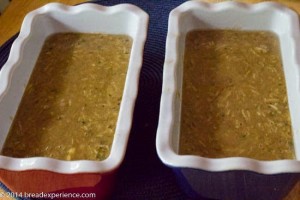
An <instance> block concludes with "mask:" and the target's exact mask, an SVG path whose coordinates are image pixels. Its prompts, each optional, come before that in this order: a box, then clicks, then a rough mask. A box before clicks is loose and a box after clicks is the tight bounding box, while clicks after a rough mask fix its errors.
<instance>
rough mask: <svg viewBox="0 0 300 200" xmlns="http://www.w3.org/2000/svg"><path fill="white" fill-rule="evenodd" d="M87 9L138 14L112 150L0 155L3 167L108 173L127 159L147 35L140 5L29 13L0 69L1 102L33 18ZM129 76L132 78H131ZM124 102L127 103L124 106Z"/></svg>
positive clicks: (53, 6) (55, 7)
mask: <svg viewBox="0 0 300 200" xmlns="http://www.w3.org/2000/svg"><path fill="white" fill-rule="evenodd" d="M84 11H94V12H99V13H101V14H107V15H115V14H118V13H119V12H123V11H126V12H128V14H130V15H132V14H133V15H135V17H137V19H138V22H137V25H138V27H139V29H138V30H137V34H136V37H134V38H133V44H132V49H131V52H132V54H131V56H130V61H129V65H128V71H127V75H126V82H125V85H124V93H123V98H122V102H121V107H120V114H119V117H118V122H117V130H116V132H115V136H114V139H113V144H112V148H111V153H110V155H109V157H108V158H107V159H105V160H103V161H88V160H78V161H62V160H58V159H52V158H47V157H32V158H12V157H7V156H2V155H0V168H1V169H6V170H12V171H24V170H46V171H51V172H56V173H63V174H74V173H106V172H112V171H114V170H116V169H117V168H118V167H119V166H120V164H121V162H122V161H123V159H124V156H125V152H126V147H127V142H128V138H129V133H130V129H131V124H132V118H133V110H134V106H135V101H136V98H137V92H138V85H139V76H140V70H141V67H142V61H143V50H144V45H145V42H146V37H147V29H148V23H149V16H148V14H147V13H146V12H145V11H143V10H142V9H141V8H139V7H137V6H135V5H132V4H118V5H114V6H102V5H98V4H93V3H85V4H80V5H76V6H68V5H64V4H61V3H49V4H46V5H45V6H43V7H40V8H38V9H36V10H34V11H32V12H30V13H28V14H27V15H26V16H25V18H24V21H23V23H22V27H21V31H20V34H19V36H18V37H17V38H16V40H15V41H14V43H13V45H12V48H11V51H10V54H9V58H8V60H7V62H6V63H5V64H4V66H3V68H2V70H1V71H0V81H1V84H0V101H1V100H2V98H3V97H4V96H5V95H6V93H7V91H9V89H10V81H11V77H12V74H13V73H14V70H15V69H16V68H17V67H18V64H19V62H20V60H21V54H22V51H23V47H24V45H25V43H26V41H27V39H28V38H29V36H30V35H31V33H32V31H34V30H33V28H32V27H33V24H34V20H35V19H36V18H38V17H39V16H43V15H51V14H54V13H63V14H64V15H80V14H81V13H82V12H84ZM129 77H130V78H129ZM123 104H124V105H123ZM124 113H126V117H127V119H125V120H124V119H123V120H120V116H121V115H123V118H124Z"/></svg>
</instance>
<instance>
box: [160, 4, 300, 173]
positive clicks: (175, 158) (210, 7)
mask: <svg viewBox="0 0 300 200" xmlns="http://www.w3.org/2000/svg"><path fill="white" fill-rule="evenodd" d="M265 9H268V10H270V9H272V10H273V11H274V12H280V14H283V13H284V14H285V15H286V16H288V17H289V20H290V23H291V24H292V25H293V28H294V29H293V30H292V31H291V37H292V39H293V42H294V45H293V46H292V47H291V48H294V49H295V51H294V53H293V56H292V58H293V63H294V65H295V66H297V70H298V73H297V75H298V79H299V77H300V75H299V67H300V62H299V59H297V55H300V49H299V45H298V46H297V45H296V44H299V43H297V42H298V41H299V39H300V36H299V21H298V15H297V14H296V13H295V12H294V11H292V10H290V9H289V8H286V7H284V6H282V5H281V4H278V3H275V2H262V3H257V4H245V3H240V2H221V3H205V2H199V1H198V2H196V1H188V2H185V3H183V4H181V5H180V6H178V7H177V8H175V9H173V10H172V11H171V13H170V15H169V27H168V34H167V42H166V57H165V63H164V72H163V88H162V96H161V103H160V114H159V124H158V129H157V138H156V148H157V153H158V156H159V158H160V159H161V160H162V162H163V163H164V164H166V165H168V166H169V167H175V168H192V169H199V170H205V171H210V172H224V171H232V170H247V171H253V172H256V173H260V174H279V173H296V172H300V162H299V161H298V160H274V161H260V160H255V159H251V158H244V157H228V158H219V159H218V158H205V157H201V156H194V155H179V154H177V153H176V152H175V150H174V149H173V148H174V147H173V146H172V132H173V127H174V123H175V122H174V112H175V111H174V108H175V103H174V102H175V100H174V99H175V98H176V90H177V86H176V77H175V76H176V74H177V73H176V67H177V63H178V56H177V53H178V49H177V48H178V46H179V45H178V36H179V34H180V30H179V25H178V22H179V18H180V15H181V14H182V15H184V14H187V12H189V11H191V10H197V11H199V12H201V11H202V12H204V11H205V12H211V13H216V12H219V11H226V10H235V11H236V10H238V11H239V12H257V11H262V10H265ZM296 41H297V42H296ZM299 91H300V90H299V80H298V82H297V92H299ZM299 93H300V92H299ZM289 103H290V100H289ZM293 134H294V143H295V153H296V157H297V159H299V157H300V153H299V150H300V147H299V145H300V143H299V142H297V140H295V138H299V134H300V130H298V129H296V130H295V129H293Z"/></svg>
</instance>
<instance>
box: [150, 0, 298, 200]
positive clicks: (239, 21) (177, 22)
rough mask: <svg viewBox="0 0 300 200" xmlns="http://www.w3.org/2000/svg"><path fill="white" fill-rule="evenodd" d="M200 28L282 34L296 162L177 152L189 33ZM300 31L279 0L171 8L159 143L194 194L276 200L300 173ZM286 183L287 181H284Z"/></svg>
mask: <svg viewBox="0 0 300 200" xmlns="http://www.w3.org/2000/svg"><path fill="white" fill-rule="evenodd" d="M196 29H197V30H199V29H237V30H245V31H271V32H273V33H275V34H276V35H277V36H278V37H279V41H280V47H281V54H282V55H281V56H282V62H283V70H284V75H285V80H286V85H287V93H288V104H289V110H290V114H291V122H292V133H293V142H294V147H295V149H294V150H295V155H296V158H295V160H273V161H259V160H255V159H250V158H244V157H227V158H219V159H211V158H206V157H201V156H196V155H180V154H179V153H178V148H179V138H180V136H179V135H180V115H181V114H180V113H181V93H182V77H183V72H184V68H183V57H184V56H183V55H184V46H185V36H186V34H187V33H188V32H190V31H192V30H196ZM299 41H300V35H299V20H298V15H297V14H296V13H295V12H294V11H292V10H290V9H288V8H286V7H284V6H282V5H280V4H277V3H272V2H264V3H258V4H243V3H237V2H223V3H217V4H209V3H204V2H200V1H188V2H185V3H183V4H182V5H180V6H179V7H177V8H175V9H174V10H172V12H171V13H170V16H169V26H168V34H167V41H166V56H165V63H164V71H163V88H162V96H161V104H160V115H159V125H158V130H157V139H156V147H157V152H158V155H159V157H160V159H161V160H162V162H163V163H165V164H166V165H168V166H170V167H171V168H173V169H174V171H175V172H176V174H177V175H178V178H179V180H180V183H181V184H182V185H184V189H185V190H186V191H187V192H188V193H189V194H190V195H191V196H194V197H195V196H196V197H199V196H205V197H209V198H215V199H231V200H232V199H239V200H241V199H277V197H278V196H279V195H282V191H281V193H280V194H279V192H278V191H280V190H283V189H284V188H285V187H286V186H288V185H291V183H292V181H291V179H293V178H295V177H296V175H292V174H293V173H294V174H295V173H298V172H300V162H299V160H300V123H299V122H300V115H299V113H300V85H299V83H300V72H299V70H300V42H299ZM283 182H284V184H283Z"/></svg>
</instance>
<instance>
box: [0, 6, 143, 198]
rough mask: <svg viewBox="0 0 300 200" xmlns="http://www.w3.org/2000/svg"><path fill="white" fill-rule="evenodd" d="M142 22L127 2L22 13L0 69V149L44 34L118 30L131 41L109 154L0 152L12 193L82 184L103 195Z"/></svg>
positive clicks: (118, 143)
mask: <svg viewBox="0 0 300 200" xmlns="http://www.w3.org/2000/svg"><path fill="white" fill-rule="evenodd" d="M147 27H148V15H147V14H146V13H145V12H144V11H143V10H141V9H140V8H138V7H136V6H134V5H130V4H119V5H116V6H112V7H104V6H101V5H97V4H92V3H90V4H89V3H87V4H81V5H78V6H66V5H63V4H58V3H51V4H47V5H45V6H43V7H41V8H39V9H37V10H34V11H32V12H30V13H29V14H28V15H27V16H26V17H25V19H24V21H23V24H22V28H21V31H20V34H19V36H18V38H17V39H16V40H15V42H14V43H13V45H12V48H11V52H10V55H9V58H8V61H7V62H6V63H5V65H4V66H3V68H2V70H1V73H0V149H1V148H2V146H3V144H4V142H5V139H6V137H7V134H8V131H9V129H10V126H11V124H12V120H13V118H14V116H15V114H16V111H17V109H18V105H19V103H20V101H21V98H22V95H23V93H24V89H25V87H26V85H27V83H28V80H29V78H30V75H31V73H32V70H33V68H34V66H35V62H36V60H37V58H38V56H39V53H40V51H41V48H42V46H43V43H44V41H45V39H46V38H47V37H48V36H49V35H51V34H54V33H60V32H79V33H106V34H124V35H128V36H130V37H131V38H132V39H133V43H132V48H131V55H130V60H129V65H128V71H127V76H126V82H125V86H124V91H123V97H122V102H121V106H120V111H119V116H118V120H117V124H116V131H115V135H114V139H113V144H112V147H111V153H110V155H109V157H108V158H107V159H105V160H103V161H88V160H79V161H61V160H56V159H50V158H46V157H32V158H12V157H6V156H0V169H1V170H0V178H1V181H3V182H4V184H6V185H7V186H9V187H10V189H12V190H13V191H14V192H34V193H37V192H52V191H58V190H60V191H62V190H69V189H70V188H75V189H76V188H87V189H88V190H89V191H90V190H94V189H95V190H96V192H97V195H98V196H97V199H101V198H102V197H104V196H106V195H107V193H108V192H109V191H110V190H111V186H112V182H113V177H114V175H115V172H116V170H117V169H118V167H119V166H120V164H121V162H122V160H123V158H124V155H125V152H126V146H127V141H128V137H129V133H130V129H131V123H132V118H133V110H134V106H135V100H136V97H137V92H138V83H139V75H140V70H141V66H142V60H143V48H144V43H145V40H146V35H147ZM46 182H47V183H46ZM50 183H52V184H50Z"/></svg>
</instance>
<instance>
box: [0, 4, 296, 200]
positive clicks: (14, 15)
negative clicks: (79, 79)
mask: <svg viewBox="0 0 300 200" xmlns="http://www.w3.org/2000/svg"><path fill="white" fill-rule="evenodd" d="M205 1H206V2H222V1H225V0H205ZM237 1H240V2H247V3H256V2H262V1H264V0H237ZM50 2H61V3H64V4H67V5H74V4H78V3H82V2H85V1H84V0H30V1H25V0H12V1H11V2H10V4H9V6H8V7H7V8H6V9H5V10H4V12H3V13H2V15H0V46H1V45H2V44H3V43H4V42H5V41H7V40H8V39H9V38H11V37H12V36H13V35H15V34H16V33H17V32H18V31H19V30H20V27H21V23H22V21H23V18H24V16H25V15H26V14H27V13H28V12H30V11H31V10H34V9H36V8H38V7H41V6H43V5H45V4H47V3H50ZM274 2H279V3H282V4H284V5H286V6H288V7H290V8H291V9H293V10H295V11H297V12H298V13H300V0H274ZM1 192H2V190H1V188H0V193H1ZM299 198H300V181H299V182H298V183H297V184H296V185H295V186H294V188H293V189H292V190H291V191H290V193H289V194H288V195H287V196H286V197H285V198H284V200H298V199H299ZM4 199H9V198H4Z"/></svg>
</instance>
